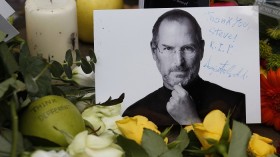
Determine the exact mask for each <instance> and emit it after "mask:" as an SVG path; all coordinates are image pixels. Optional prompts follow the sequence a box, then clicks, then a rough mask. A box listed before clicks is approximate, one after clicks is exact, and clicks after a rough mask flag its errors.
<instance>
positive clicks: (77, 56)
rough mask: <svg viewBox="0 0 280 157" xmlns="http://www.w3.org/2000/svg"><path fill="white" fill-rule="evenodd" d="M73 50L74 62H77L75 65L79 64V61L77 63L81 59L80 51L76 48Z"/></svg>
mask: <svg viewBox="0 0 280 157" xmlns="http://www.w3.org/2000/svg"><path fill="white" fill-rule="evenodd" d="M75 52H76V62H77V63H76V65H77V66H80V65H81V63H79V62H80V60H81V52H80V50H78V49H76V50H75Z"/></svg>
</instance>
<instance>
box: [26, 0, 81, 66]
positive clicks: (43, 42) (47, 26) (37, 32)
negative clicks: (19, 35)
mask: <svg viewBox="0 0 280 157" xmlns="http://www.w3.org/2000/svg"><path fill="white" fill-rule="evenodd" d="M25 18H26V33H27V43H28V47H29V49H30V53H31V55H42V56H43V57H44V58H46V59H48V58H49V57H50V59H51V60H56V61H59V62H63V61H64V59H65V52H66V51H67V50H68V49H73V45H74V49H77V48H78V28H77V11H76V1H75V0H27V1H26V3H25Z"/></svg>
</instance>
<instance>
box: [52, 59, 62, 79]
mask: <svg viewBox="0 0 280 157" xmlns="http://www.w3.org/2000/svg"><path fill="white" fill-rule="evenodd" d="M49 69H50V72H51V74H52V75H53V76H54V77H60V76H61V75H62V74H63V72H64V70H63V67H62V65H61V64H60V63H59V62H57V61H53V62H52V64H51V66H50V67H49Z"/></svg>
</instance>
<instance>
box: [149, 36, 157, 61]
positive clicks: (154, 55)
mask: <svg viewBox="0 0 280 157" xmlns="http://www.w3.org/2000/svg"><path fill="white" fill-rule="evenodd" d="M150 46H151V51H152V55H153V58H154V60H157V56H156V50H157V45H156V44H155V43H154V42H152V41H151V42H150Z"/></svg>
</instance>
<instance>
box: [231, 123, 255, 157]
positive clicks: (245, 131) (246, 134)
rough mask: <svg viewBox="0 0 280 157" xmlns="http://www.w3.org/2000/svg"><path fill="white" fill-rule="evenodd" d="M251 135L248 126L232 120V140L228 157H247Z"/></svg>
mask: <svg viewBox="0 0 280 157" xmlns="http://www.w3.org/2000/svg"><path fill="white" fill-rule="evenodd" d="M251 135H252V133H251V131H250V129H249V128H248V126H246V125H244V124H242V123H240V122H237V121H235V120H234V121H233V126H232V138H231V142H230V146H229V151H228V156H229V157H236V156H242V157H247V147H248V141H249V140H250V137H251ZM236 150H238V151H236Z"/></svg>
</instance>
